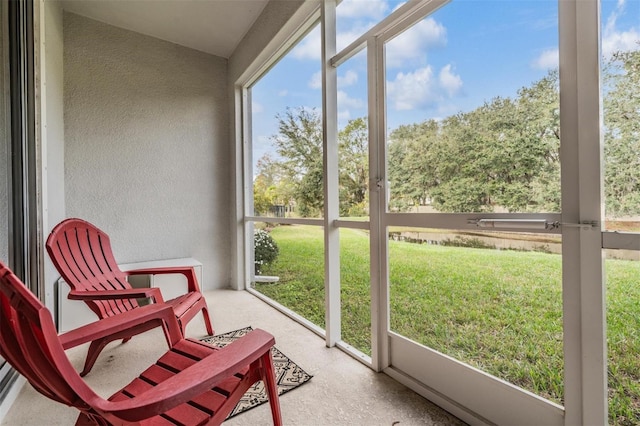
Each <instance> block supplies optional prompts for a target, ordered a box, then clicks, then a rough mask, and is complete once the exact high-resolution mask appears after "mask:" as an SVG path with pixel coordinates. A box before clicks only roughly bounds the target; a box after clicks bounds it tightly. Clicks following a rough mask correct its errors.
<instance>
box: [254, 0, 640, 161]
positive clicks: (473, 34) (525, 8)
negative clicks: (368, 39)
mask: <svg viewBox="0 0 640 426" xmlns="http://www.w3.org/2000/svg"><path fill="white" fill-rule="evenodd" d="M401 4H402V2H400V1H396V0H344V1H343V2H342V3H341V4H340V5H339V6H338V9H337V15H338V22H337V26H338V37H337V40H338V50H340V49H341V48H344V47H345V46H347V45H348V44H349V42H351V41H353V40H355V39H356V38H357V37H358V36H360V35H361V34H363V33H364V32H365V31H366V30H367V29H369V28H371V27H372V26H373V25H375V24H376V23H377V22H379V21H380V20H382V19H383V18H384V17H386V16H388V15H389V14H390V13H391V12H392V11H393V10H395V9H396V8H397V7H398V6H399V5H401ZM601 17H602V18H601V19H602V29H601V35H602V52H603V55H604V56H605V57H607V56H609V55H610V54H611V52H612V51H615V50H618V49H622V50H631V49H634V50H635V49H638V44H637V42H638V41H639V40H640V0H603V1H602V5H601ZM557 22H558V2H557V0H530V1H525V0H493V1H486V0H453V1H451V2H450V3H449V4H447V5H445V6H444V7H442V8H440V9H439V10H437V11H436V12H435V13H433V14H432V15H430V16H428V17H426V18H425V19H423V20H422V21H421V22H419V23H418V24H417V25H415V26H414V27H412V28H410V29H409V30H407V31H406V32H404V33H403V34H401V35H399V36H398V37H396V38H395V39H393V40H391V41H390V42H389V43H388V45H387V48H386V69H385V71H386V81H387V98H388V100H387V128H388V130H389V131H390V130H393V129H394V128H396V127H397V126H399V125H401V124H410V123H416V122H421V121H424V120H426V119H430V118H436V119H439V118H443V117H446V116H449V115H451V114H455V113H456V112H460V111H469V110H472V109H474V108H476V107H478V106H479V105H481V104H482V103H483V102H484V101H486V100H490V99H492V98H494V97H496V96H502V97H507V96H511V97H512V96H515V95H516V92H517V90H518V89H519V88H521V87H523V86H529V85H530V84H531V83H533V82H534V81H536V80H539V79H540V78H542V77H544V76H545V75H546V74H547V72H548V71H549V69H552V68H555V67H557V64H558V28H557V25H558V24H557ZM366 86H367V76H366V56H365V52H361V53H360V54H359V55H358V56H356V57H354V58H352V59H350V60H349V61H347V62H345V63H344V64H342V65H341V66H340V67H339V68H338V90H339V93H338V110H339V111H338V114H339V123H340V125H341V126H343V125H344V124H346V122H347V121H348V120H349V119H353V118H357V117H364V116H366V115H367V97H366V96H367V95H366ZM252 96H253V139H254V162H255V161H256V160H257V159H258V158H259V157H260V156H261V155H262V154H263V153H264V152H267V151H270V143H269V138H270V137H271V136H273V135H275V134H276V133H277V121H276V119H275V115H276V114H282V113H283V112H284V111H285V110H286V108H287V107H291V108H298V107H304V108H316V109H317V110H318V111H320V110H321V97H320V31H319V28H316V29H314V30H313V31H311V32H310V33H309V35H308V36H307V37H305V39H303V40H302V41H301V42H300V43H299V44H298V45H297V46H296V47H295V48H294V49H293V50H292V51H291V52H289V54H288V55H287V56H286V57H285V58H284V59H282V60H281V61H280V62H279V63H278V64H277V65H276V66H275V67H274V68H272V70H271V71H269V73H268V74H266V75H265V76H264V77H263V78H262V79H261V80H260V81H259V82H258V83H257V84H256V85H255V86H254V88H253V89H252Z"/></svg>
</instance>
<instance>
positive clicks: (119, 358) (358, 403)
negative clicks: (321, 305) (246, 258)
mask: <svg viewBox="0 0 640 426" xmlns="http://www.w3.org/2000/svg"><path fill="white" fill-rule="evenodd" d="M206 296H207V300H208V304H209V307H210V310H211V311H212V312H211V313H212V314H213V318H212V319H213V325H214V328H215V330H216V333H223V332H227V331H231V330H236V329H239V328H242V327H246V326H249V325H251V326H253V327H254V328H263V329H265V330H267V331H269V332H270V333H272V334H273V335H274V336H275V338H276V346H277V347H278V349H280V350H281V351H282V352H283V353H284V354H285V355H287V356H289V357H290V358H291V359H292V360H293V361H295V362H296V363H297V364H298V365H300V367H301V368H303V369H304V370H305V371H306V372H308V373H309V374H311V375H313V376H314V377H313V379H311V381H310V382H308V383H306V384H305V385H303V386H302V387H300V388H299V389H295V390H294V391H292V392H289V393H287V394H285V395H283V396H282V397H281V398H280V404H281V408H282V416H283V420H284V424H285V425H389V426H391V425H463V424H464V423H463V422H461V421H460V420H458V419H456V418H455V417H453V416H452V415H450V414H449V413H447V412H446V411H444V410H442V409H440V408H438V407H436V406H435V405H433V404H432V403H430V402H429V401H427V400H426V399H424V398H422V397H421V396H419V395H417V394H416V393H414V392H412V391H411V390H409V389H407V388H406V387H405V386H403V385H401V384H399V383H398V382H396V381H395V380H393V379H391V378H390V377H389V376H387V375H385V374H377V373H375V372H373V371H372V370H370V369H369V368H367V367H366V366H364V365H363V364H361V363H360V362H358V361H356V360H354V359H353V358H351V357H350V356H349V355H347V354H345V353H344V352H342V351H341V350H340V349H337V348H331V349H329V348H327V347H326V346H325V343H324V340H323V339H321V338H320V337H318V336H317V335H316V334H314V333H312V332H311V331H309V330H307V329H306V328H305V327H303V326H301V325H300V324H298V323H296V322H295V321H293V320H291V319H289V318H288V317H286V316H285V315H283V314H281V313H280V312H278V311H277V310H275V309H273V308H271V307H270V306H268V305H267V304H265V303H264V302H262V301H261V300H259V299H257V298H256V297H254V296H253V295H251V294H249V293H247V292H238V291H232V290H216V291H212V292H208V293H207V295H206ZM204 334H205V329H204V326H203V324H202V321H201V320H200V318H198V317H196V318H195V319H194V320H193V321H191V323H190V324H189V327H188V329H187V335H189V336H203V335H204ZM164 351H166V344H165V343H164V337H163V336H162V332H161V331H159V330H157V329H156V330H153V331H150V332H147V333H145V334H142V335H139V336H136V337H134V338H133V339H132V340H131V341H130V342H129V343H127V344H125V345H122V344H119V343H112V344H111V345H109V346H108V347H107V348H106V349H105V350H104V351H103V352H102V354H101V355H100V357H99V358H98V361H97V362H96V365H95V366H94V368H93V370H92V371H91V373H89V374H88V375H87V377H86V381H87V382H88V384H89V386H91V387H92V388H93V389H94V390H95V391H96V393H98V394H99V395H101V396H104V397H108V396H109V395H111V394H112V393H114V392H116V391H117V390H118V389H120V388H121V387H122V386H124V385H125V384H127V383H128V382H129V381H130V380H131V379H132V378H133V376H134V374H135V375H137V373H139V372H140V371H142V370H143V369H145V368H146V367H148V366H149V365H150V364H151V363H152V362H153V361H155V360H156V359H157V358H158V357H159V356H160V354H162V353H163V352H164ZM85 352H86V346H82V347H78V348H74V349H71V350H69V351H68V352H67V353H68V354H69V358H70V359H71V360H72V362H73V364H74V365H75V366H76V367H77V368H78V369H79V368H80V366H81V364H82V362H83V361H84V355H85ZM77 414H78V412H77V411H76V410H75V409H72V408H69V407H66V406H64V405H61V404H58V403H55V402H53V401H51V400H49V399H47V398H45V397H44V396H41V395H40V394H39V393H37V392H35V391H34V390H33V388H31V387H30V386H25V387H24V388H23V389H22V391H21V392H20V394H19V396H18V399H17V400H16V402H15V403H14V405H13V406H12V407H11V408H10V410H9V412H8V413H7V416H6V417H5V418H4V420H3V421H2V422H1V423H0V425H2V426H22V425H52V426H53V425H71V424H74V423H75V420H76V417H77ZM261 424H267V425H268V424H271V415H270V411H269V406H268V404H263V405H262V406H260V407H257V408H254V409H252V410H249V411H247V412H245V413H242V414H240V415H237V416H235V417H234V418H232V419H231V420H229V421H227V422H225V425H261Z"/></svg>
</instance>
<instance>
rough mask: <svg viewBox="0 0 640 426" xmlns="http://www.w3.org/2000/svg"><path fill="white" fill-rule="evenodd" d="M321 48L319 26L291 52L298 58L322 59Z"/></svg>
mask: <svg viewBox="0 0 640 426" xmlns="http://www.w3.org/2000/svg"><path fill="white" fill-rule="evenodd" d="M320 48H321V44H320V26H317V27H315V28H314V29H313V30H311V32H310V33H309V34H307V36H306V37H305V38H304V39H303V40H302V42H300V43H299V44H298V45H297V46H296V47H294V48H293V50H292V51H291V54H292V55H293V57H294V58H297V59H320V54H321V51H320Z"/></svg>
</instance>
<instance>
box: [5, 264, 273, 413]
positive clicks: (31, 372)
mask: <svg viewBox="0 0 640 426" xmlns="http://www.w3.org/2000/svg"><path fill="white" fill-rule="evenodd" d="M154 309H155V311H154V315H153V317H154V320H156V321H162V322H164V323H165V325H166V327H167V335H168V336H170V343H171V349H170V350H169V351H168V352H166V353H165V354H164V355H163V356H162V357H160V359H158V361H157V362H156V363H155V364H154V365H152V366H151V367H149V368H148V369H147V370H145V371H144V372H143V373H142V374H141V375H140V376H139V377H137V378H135V379H134V380H133V381H132V382H131V383H130V384H128V385H127V386H125V387H124V388H122V389H121V390H120V391H118V392H116V393H115V394H114V395H113V396H111V397H110V398H109V399H104V398H102V397H100V396H99V395H97V394H96V393H95V392H94V391H93V390H92V389H91V388H90V387H89V386H88V385H87V384H86V383H85V382H84V380H83V379H82V378H81V377H80V376H79V375H78V373H77V372H76V371H75V370H74V368H73V366H72V365H71V363H70V362H69V359H68V358H67V356H66V354H65V352H64V349H63V347H62V345H61V343H60V339H59V337H58V335H57V334H56V329H55V325H54V323H53V319H52V317H51V314H50V313H49V311H48V310H47V309H46V308H45V307H44V306H43V305H42V303H41V302H40V301H39V300H38V299H37V298H36V297H35V296H34V295H33V294H32V293H31V292H30V291H29V290H28V289H27V288H26V287H25V286H24V285H23V284H22V282H20V280H19V278H18V277H16V276H15V275H14V274H13V272H11V270H9V268H7V267H6V266H5V265H4V264H2V263H1V262H0V355H1V356H2V357H3V358H4V359H5V360H7V362H9V364H11V365H12V366H13V367H14V368H15V369H16V370H18V372H20V374H22V375H23V376H24V377H25V378H26V379H27V380H28V381H29V382H30V383H31V385H32V386H33V387H34V388H35V389H36V390H37V391H38V392H40V393H41V394H43V395H45V396H46V397H48V398H51V399H53V400H55V401H58V402H60V403H63V404H66V405H68V406H71V407H75V408H77V409H78V410H80V415H79V416H78V420H77V422H76V425H89V424H91V425H111V424H118V425H120V424H140V425H161V424H171V425H175V424H181V425H204V424H207V425H212V424H220V423H222V422H223V421H224V420H225V418H226V417H227V416H228V414H229V413H230V412H231V410H233V408H234V407H235V405H236V404H237V402H238V401H239V400H240V398H241V397H242V395H243V394H244V393H245V392H246V390H247V389H249V388H250V387H251V386H252V385H253V384H254V383H256V382H257V381H259V380H263V381H264V383H265V388H266V390H267V394H268V398H269V403H270V405H271V414H272V419H273V423H274V424H275V425H281V424H282V418H281V413H280V403H279V400H278V393H277V388H276V383H275V376H274V368H273V360H272V358H271V347H272V346H273V345H274V343H275V339H274V338H273V336H272V335H270V334H269V333H267V332H265V331H263V330H260V329H256V330H255V331H253V332H251V333H249V334H247V335H246V336H244V337H242V338H240V339H238V340H237V341H235V342H233V343H231V344H229V345H228V346H226V347H224V348H223V349H217V348H214V347H212V346H209V345H206V344H204V343H202V342H199V341H197V340H191V339H184V338H183V337H182V333H181V331H180V328H179V326H178V323H177V320H176V318H175V316H174V314H173V312H172V311H171V307H170V306H168V305H158V307H157V308H154ZM137 315H138V313H137V312H136V311H129V312H125V313H123V314H121V315H118V316H117V317H113V318H111V319H108V320H99V321H97V324H99V326H100V327H107V326H108V325H109V324H108V323H109V321H111V322H112V323H113V322H114V321H122V320H125V319H126V318H127V317H129V316H137ZM93 324H95V323H93ZM93 324H89V325H88V326H86V327H90V326H93ZM110 325H113V324H110Z"/></svg>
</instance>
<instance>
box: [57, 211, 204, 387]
mask: <svg viewBox="0 0 640 426" xmlns="http://www.w3.org/2000/svg"><path fill="white" fill-rule="evenodd" d="M46 247H47V252H48V253H49V256H50V258H51V260H52V262H53V264H54V265H55V267H56V269H57V270H58V272H59V273H60V275H61V276H62V278H64V280H65V281H66V282H67V284H69V286H70V287H71V292H70V293H69V299H73V300H82V301H83V302H85V303H86V304H87V305H88V306H89V308H90V309H91V310H92V311H93V312H94V313H95V314H96V315H97V316H98V318H101V319H102V318H108V317H112V316H114V315H118V314H121V313H123V312H127V311H130V310H133V309H138V308H139V307H140V305H139V304H138V301H137V299H140V298H150V299H152V300H153V302H154V303H163V302H164V303H167V304H169V305H170V306H171V307H172V308H173V311H174V313H175V316H176V319H177V321H178V324H179V327H180V330H181V332H182V334H183V335H184V332H185V329H186V327H187V323H188V322H189V321H190V320H191V319H192V318H193V317H194V316H195V315H197V314H198V312H200V311H202V315H203V317H204V323H205V327H206V329H207V332H208V333H209V334H210V335H212V334H213V327H212V326H211V320H210V319H209V311H208V309H207V303H206V301H205V299H204V296H203V295H202V293H201V292H200V287H199V286H198V281H197V279H196V274H195V271H194V269H193V268H192V267H167V268H149V269H137V270H133V271H125V272H123V271H121V270H120V268H119V267H118V264H117V263H116V260H115V258H114V256H113V253H112V250H111V242H110V240H109V236H108V235H107V234H105V233H104V232H103V231H101V230H100V229H98V228H97V227H96V226H94V225H93V224H91V223H89V222H87V221H84V220H82V219H76V218H70V219H66V220H63V221H62V222H60V223H59V224H58V225H56V226H55V228H53V230H52V231H51V234H49V238H47V244H46ZM148 274H182V275H184V276H185V277H186V278H187V288H188V291H187V293H185V294H184V295H181V296H179V297H176V298H175V299H171V300H167V301H164V300H163V298H162V294H161V292H160V289H158V288H146V289H134V288H132V287H131V285H130V284H129V282H128V281H127V277H128V276H130V275H148ZM154 326H155V325H153V326H152V327H154ZM152 327H149V328H152ZM149 328H147V329H149ZM136 331H137V332H136V333H133V334H131V335H130V336H124V338H123V342H126V341H127V340H129V338H131V336H133V335H134V334H138V333H140V332H142V331H144V330H143V327H142V326H141V327H139V328H138V329H137V330H136ZM115 339H117V338H115V337H114V338H112V339H109V338H108V337H104V338H102V339H100V340H98V341H94V342H93V343H92V344H91V345H90V347H89V352H88V354H87V359H86V362H85V366H84V369H83V371H82V373H81V375H82V376H84V375H85V374H87V373H88V372H89V371H90V370H91V367H92V366H93V364H94V363H95V361H96V359H97V358H98V355H99V354H100V352H101V351H102V349H104V347H105V346H106V345H107V344H108V343H109V342H111V341H112V340H115ZM167 339H168V337H167Z"/></svg>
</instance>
